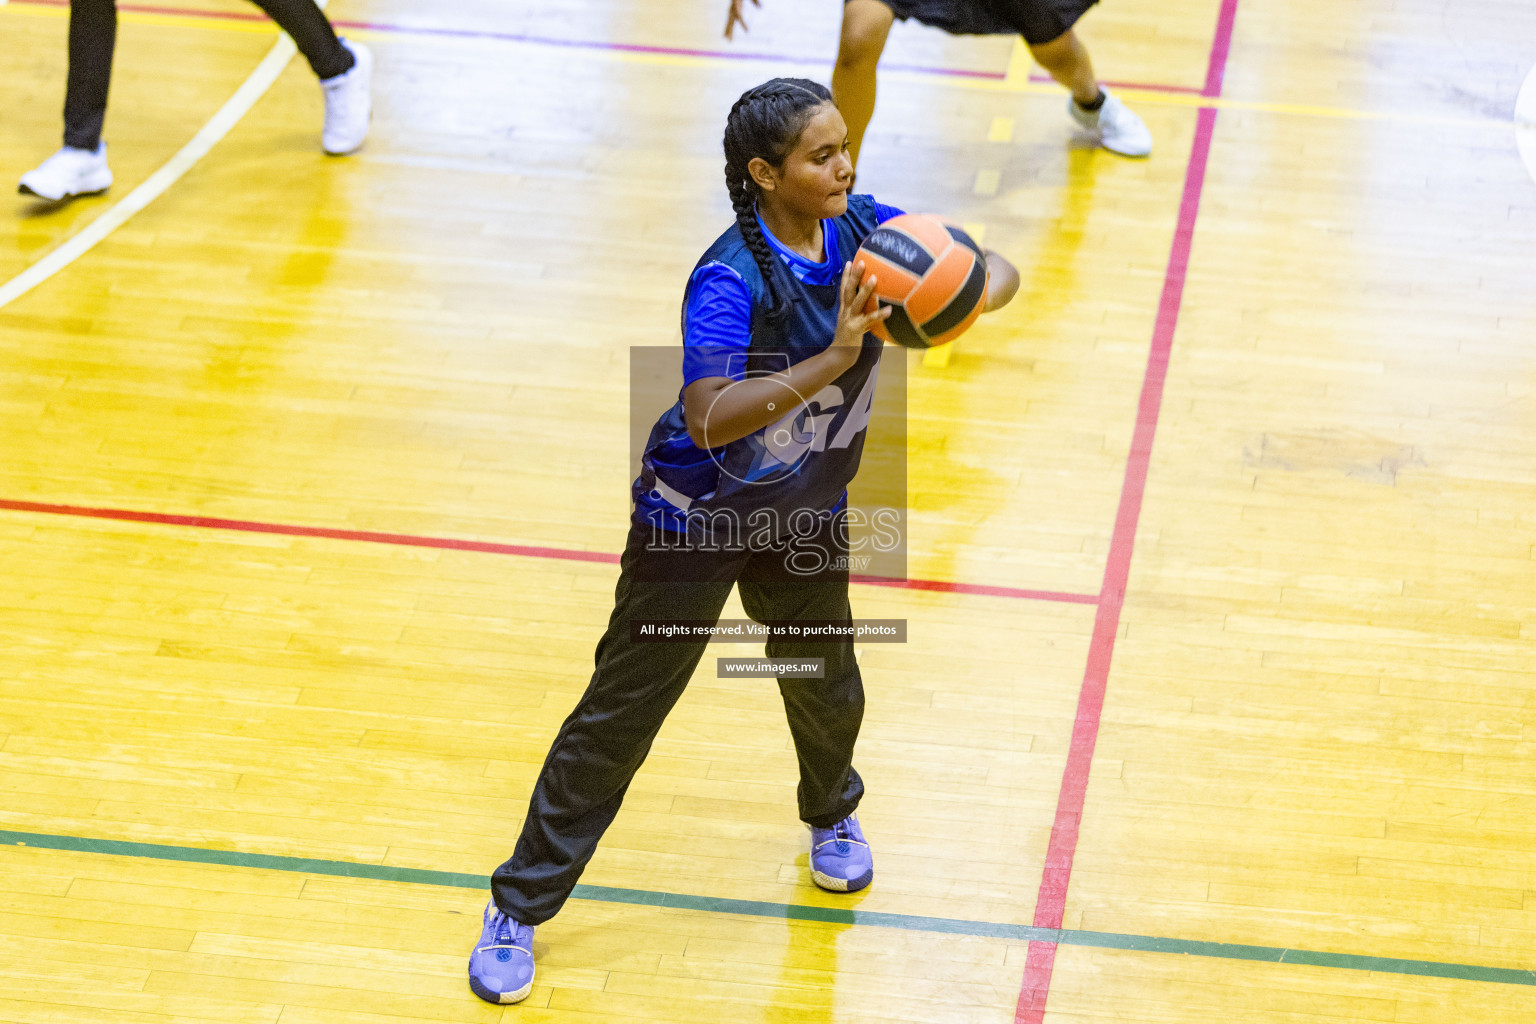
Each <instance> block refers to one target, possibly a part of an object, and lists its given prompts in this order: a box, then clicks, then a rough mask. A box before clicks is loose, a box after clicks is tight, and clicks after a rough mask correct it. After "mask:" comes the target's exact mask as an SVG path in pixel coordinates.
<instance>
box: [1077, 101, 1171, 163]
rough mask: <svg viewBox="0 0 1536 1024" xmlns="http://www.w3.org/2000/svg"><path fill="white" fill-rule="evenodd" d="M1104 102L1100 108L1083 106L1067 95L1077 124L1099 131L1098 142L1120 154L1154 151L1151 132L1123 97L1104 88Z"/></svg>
mask: <svg viewBox="0 0 1536 1024" xmlns="http://www.w3.org/2000/svg"><path fill="white" fill-rule="evenodd" d="M1101 91H1102V92H1103V93H1104V105H1103V106H1102V107H1100V108H1099V109H1098V110H1084V109H1083V108H1082V107H1080V106H1078V105H1077V101H1076V100H1075V99H1072V98H1071V97H1070V96H1069V97H1067V113H1069V114H1071V115H1072V119H1073V120H1074V121H1076V122H1077V123H1078V124H1080V125H1082V126H1083V127H1084V128H1087V129H1088V130H1089V131H1091V132H1097V133H1098V136H1099V145H1101V146H1103V147H1104V148H1105V149H1107V150H1109V151H1110V152H1111V153H1119V154H1120V155H1121V156H1146V155H1147V154H1149V153H1151V152H1152V133H1151V132H1149V131H1147V126H1146V124H1145V122H1143V121H1142V119H1141V118H1139V117H1137V116H1136V114H1135V112H1133V111H1132V110H1131V108H1130V107H1127V106H1126V105H1125V104H1124V103H1121V102H1120V98H1119V97H1118V96H1116V95H1115V94H1114V93H1112V92H1110V91H1109V90H1108V89H1103V88H1102V87H1101Z"/></svg>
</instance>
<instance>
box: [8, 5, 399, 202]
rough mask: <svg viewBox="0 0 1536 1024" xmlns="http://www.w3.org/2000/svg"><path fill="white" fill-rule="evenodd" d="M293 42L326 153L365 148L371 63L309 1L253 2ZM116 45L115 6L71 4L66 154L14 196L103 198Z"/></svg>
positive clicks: (33, 173)
mask: <svg viewBox="0 0 1536 1024" xmlns="http://www.w3.org/2000/svg"><path fill="white" fill-rule="evenodd" d="M255 2H256V5H257V6H258V7H260V8H261V9H262V10H263V11H266V12H267V16H268V17H270V18H271V19H272V20H273V21H275V22H277V24H278V25H279V26H280V27H281V28H282V30H283V31H284V32H287V33H288V34H289V35H290V36H292V37H293V41H294V42H295V43H296V44H298V47H299V52H300V53H302V54H304V56H305V58H306V59H307V60H308V61H309V66H310V67H311V68H312V69H313V70H314V72H315V75H316V76H317V77H318V78H319V79H320V87H321V90H322V91H323V92H324V94H325V127H324V129H323V130H322V131H321V135H320V138H321V143H322V145H323V146H324V147H325V151H326V152H327V153H331V154H336V155H340V154H342V153H350V152H352V151H353V150H354V149H356V148H357V147H359V146H361V145H362V144H363V138H364V137H365V136H366V135H367V134H368V119H369V115H370V112H371V104H370V101H369V93H368V87H369V78H370V76H371V75H372V73H373V56H372V54H370V53H369V52H368V48H367V47H366V46H363V45H362V44H361V43H354V42H351V41H350V40H345V39H340V38H338V37H337V35H336V33H335V31H333V30H332V28H331V23H330V22H329V21H327V20H326V18H325V15H324V14H322V13H321V12H320V8H319V7H317V6H315V3H314V0H255ZM116 46H117V5H116V3H115V0H70V5H69V84H68V85H67V86H66V88H65V93H64V148H62V149H60V150H59V151H58V152H57V153H55V154H53V156H51V157H49V158H48V159H47V160H44V161H43V162H42V164H41V165H39V166H38V167H36V168H35V169H33V170H30V171H28V172H27V173H26V174H24V175H22V176H21V188H20V191H21V192H22V193H23V194H28V195H34V196H39V197H41V198H43V199H51V200H54V201H58V200H60V199H68V198H69V197H70V196H80V195H90V194H92V193H95V192H102V191H105V190H106V189H107V188H108V187H109V186H110V185H111V184H112V171H111V170H110V169H109V168H108V167H107V147H106V144H105V143H103V142H102V141H101V129H102V123H103V122H104V121H105V120H106V116H107V87H108V86H109V85H110V84H111V82H112V53H113V50H114V49H115V48H116Z"/></svg>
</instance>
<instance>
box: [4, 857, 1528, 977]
mask: <svg viewBox="0 0 1536 1024" xmlns="http://www.w3.org/2000/svg"><path fill="white" fill-rule="evenodd" d="M0 846H27V847H34V848H38V849H44V850H68V851H70V852H72V853H99V854H104V855H107V856H112V857H146V858H149V859H151V860H173V861H183V862H187V863H195V864H223V865H226V866H228V867H240V868H260V869H263V870H266V871H294V872H298V873H300V874H306V875H330V876H333V877H340V878H371V879H377V880H379V881H385V882H409V883H412V884H415V885H440V886H447V887H449V888H454V889H480V890H488V889H489V888H490V885H491V879H490V876H489V875H470V874H464V873H462V872H457V871H429V870H426V869H424V868H397V867H390V866H389V865H387V864H360V863H357V862H355V861H346V860H315V859H312V858H308V857H280V856H276V855H273V854H269V853H240V852H238V851H235V850H210V849H205V848H203V847H200V846H171V845H166V844H160V843H131V842H126V841H124V840H121V839H88V838H85V837H83V836H61V835H50V834H47V833H43V832H10V831H6V830H3V829H0ZM572 895H573V896H574V898H576V899H579V900H593V901H595V902H598V903H627V904H633V905H636V906H644V907H668V908H671V909H675V910H696V911H700V912H702V913H709V914H745V915H748V916H751V917H772V918H781V919H785V920H791V921H820V922H822V923H824V924H845V925H862V926H865V927H872V928H899V929H903V930H905V931H915V932H939V933H942V934H947V935H978V936H982V937H984V938H993V939H1014V940H1016V941H1019V942H1051V943H1055V944H1056V945H1059V946H1083V947H1088V948H1093V949H1122V950H1129V951H1132V952H1138V953H1177V954H1180V955H1183V956H1202V957H1211V958H1214V959H1220V960H1251V961H1255V962H1258V963H1272V964H1299V965H1303V966H1308V967H1332V968H1337V969H1339V970H1346V971H1374V972H1377V973H1379V974H1404V975H1418V976H1420V977H1426V978H1453V979H1456V980H1458V981H1480V982H1488V983H1490V984H1496V985H1530V986H1536V971H1525V970H1517V969H1515V968H1510V967H1484V966H1480V965H1477V964H1453V963H1442V962H1440V961H1437V960H1397V959H1393V958H1390V957H1379V956H1359V955H1357V954H1354V953H1326V952H1322V951H1320V950H1312V949H1283V948H1281V947H1279V946H1243V945H1235V944H1232V943H1226V942H1201V941H1198V940H1195V939H1174V938H1167V937H1161V936H1156V935H1127V934H1121V933H1119V932H1094V931H1084V930H1081V929H1078V928H1036V927H1033V926H1031V925H1022V924H1004V923H1003V922H1001V921H966V920H961V919H959V918H952V917H921V916H918V915H914V914H886V913H880V912H878V911H871V910H845V909H842V908H839V907H811V906H804V905H801V904H795V903H769V902H766V901H762V900H731V899H723V898H720V897H717V896H689V895H687V894H685V893H676V892H650V891H648V890H645V889H616V888H612V887H610V886H605V885H578V886H577V887H576V891H575V893H573V894H572Z"/></svg>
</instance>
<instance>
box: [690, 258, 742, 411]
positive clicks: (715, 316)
mask: <svg viewBox="0 0 1536 1024" xmlns="http://www.w3.org/2000/svg"><path fill="white" fill-rule="evenodd" d="M751 343H752V292H751V291H750V290H748V288H747V283H746V282H745V281H743V280H742V279H741V275H739V274H737V273H736V271H734V270H732V269H731V268H730V267H728V266H726V265H725V264H724V263H706V264H704V266H702V267H700V268H699V269H698V270H695V271H694V272H693V276H692V277H691V278H689V279H688V297H687V299H686V301H685V302H684V304H683V387H687V386H688V385H689V384H692V383H693V382H694V381H696V380H700V379H702V378H704V377H735V378H737V379H738V380H739V379H740V378H741V377H742V376H743V374H744V373H745V371H746V364H747V361H746V359H744V358H742V353H744V352H746V350H747V347H748V346H749V345H751Z"/></svg>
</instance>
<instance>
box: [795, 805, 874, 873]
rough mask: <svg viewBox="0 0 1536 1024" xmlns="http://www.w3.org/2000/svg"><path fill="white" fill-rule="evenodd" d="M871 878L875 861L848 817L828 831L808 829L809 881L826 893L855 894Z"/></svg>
mask: <svg viewBox="0 0 1536 1024" xmlns="http://www.w3.org/2000/svg"><path fill="white" fill-rule="evenodd" d="M874 877H875V858H874V856H873V855H872V854H871V853H870V852H869V844H868V843H866V842H865V841H864V833H863V832H861V831H859V819H858V817H857V816H855V815H852V814H850V815H848V817H846V818H844V819H843V820H842V821H840V822H838V823H837V824H836V825H833V826H832V827H831V828H813V829H811V878H813V879H815V881H816V884H817V885H819V886H821V887H822V888H823V889H826V890H828V891H830V892H857V891H858V890H860V889H862V888H864V887H865V886H866V885H868V884H869V883H870V880H871V879H873V878H874Z"/></svg>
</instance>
